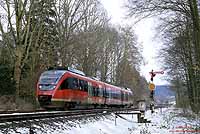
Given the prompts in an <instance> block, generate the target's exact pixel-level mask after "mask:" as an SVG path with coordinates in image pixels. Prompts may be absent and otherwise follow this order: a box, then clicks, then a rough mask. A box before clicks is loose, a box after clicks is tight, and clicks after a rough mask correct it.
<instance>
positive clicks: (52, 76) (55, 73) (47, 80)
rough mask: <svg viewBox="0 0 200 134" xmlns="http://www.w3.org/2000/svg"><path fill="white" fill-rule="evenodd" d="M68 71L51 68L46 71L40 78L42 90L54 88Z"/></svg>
mask: <svg viewBox="0 0 200 134" xmlns="http://www.w3.org/2000/svg"><path fill="white" fill-rule="evenodd" d="M65 72H66V71H64V70H51V71H45V72H44V73H42V74H41V76H40V79H39V83H38V84H39V89H40V90H53V89H54V88H55V87H56V84H57V83H58V81H59V80H60V78H61V77H62V76H63V74H64V73H65Z"/></svg>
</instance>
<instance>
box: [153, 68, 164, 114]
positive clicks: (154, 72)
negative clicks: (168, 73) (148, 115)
mask: <svg viewBox="0 0 200 134" xmlns="http://www.w3.org/2000/svg"><path fill="white" fill-rule="evenodd" d="M149 74H150V75H151V79H150V80H151V82H150V83H149V90H150V98H151V99H152V103H151V104H150V110H151V112H152V113H153V112H154V103H153V101H154V90H155V87H156V86H155V84H154V83H153V77H155V76H156V74H164V71H153V69H152V71H151V72H149Z"/></svg>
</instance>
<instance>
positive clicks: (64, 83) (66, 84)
mask: <svg viewBox="0 0 200 134" xmlns="http://www.w3.org/2000/svg"><path fill="white" fill-rule="evenodd" d="M68 87H69V78H67V79H65V80H64V81H63V82H62V83H61V85H60V89H61V90H63V89H68Z"/></svg>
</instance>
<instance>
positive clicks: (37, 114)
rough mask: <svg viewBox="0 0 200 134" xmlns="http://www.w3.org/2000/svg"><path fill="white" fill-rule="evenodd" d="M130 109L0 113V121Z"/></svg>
mask: <svg viewBox="0 0 200 134" xmlns="http://www.w3.org/2000/svg"><path fill="white" fill-rule="evenodd" d="M131 110H134V108H128V109H127V108H124V109H119V108H115V109H93V110H74V111H52V112H33V113H13V114H0V122H12V121H22V120H33V119H44V118H55V117H74V116H86V115H88V116H90V115H97V114H108V113H111V112H114V111H131Z"/></svg>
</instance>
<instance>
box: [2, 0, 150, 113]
mask: <svg viewBox="0 0 200 134" xmlns="http://www.w3.org/2000/svg"><path fill="white" fill-rule="evenodd" d="M0 11H1V12H0V98H1V100H2V101H1V105H4V106H1V109H4V110H6V109H27V108H29V109H34V108H37V107H38V104H37V102H36V98H35V91H36V84H37V81H38V78H39V76H40V74H41V73H42V72H43V71H45V70H47V69H48V68H49V67H56V66H61V67H73V68H75V69H78V70H81V71H83V72H84V73H85V74H86V75H87V76H90V77H97V78H98V79H100V80H101V81H104V82H108V83H111V84H114V85H117V86H122V87H127V88H130V89H132V90H133V91H134V93H135V95H136V94H137V95H136V96H135V97H136V99H139V98H144V96H146V95H147V93H148V89H147V81H146V79H145V78H144V77H143V76H141V75H140V73H139V71H140V64H141V63H142V61H143V58H142V55H141V52H142V47H141V45H140V43H138V41H137V36H136V35H135V33H134V29H133V28H132V26H129V25H126V26H120V25H112V24H111V23H110V18H109V17H108V15H107V12H106V10H105V8H104V7H103V5H102V4H101V3H100V1H98V0H0Z"/></svg>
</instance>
